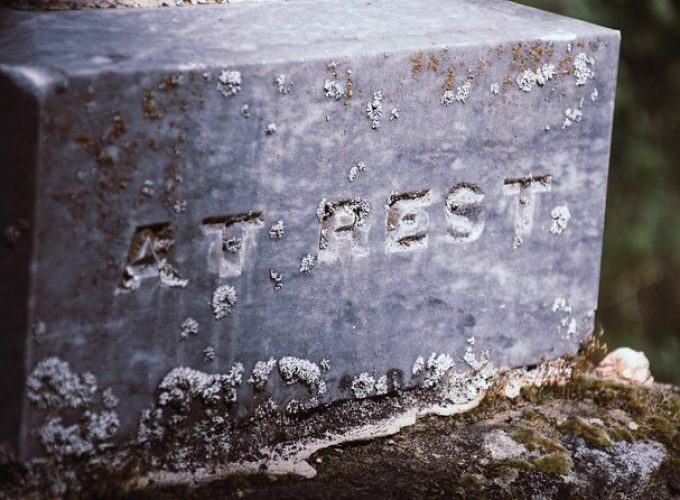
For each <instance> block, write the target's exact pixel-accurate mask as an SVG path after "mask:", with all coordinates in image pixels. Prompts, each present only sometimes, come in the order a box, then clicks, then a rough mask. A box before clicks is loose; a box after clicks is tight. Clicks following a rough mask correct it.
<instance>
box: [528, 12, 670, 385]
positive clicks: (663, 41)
mask: <svg viewBox="0 0 680 500" xmlns="http://www.w3.org/2000/svg"><path fill="white" fill-rule="evenodd" d="M519 3H523V4H526V5H531V6H533V7H538V8H540V9H543V10H548V11H552V12H556V13H558V14H563V15H567V16H569V17H575V18H577V19H582V20H584V21H589V22H593V23H595V24H599V25H602V26H607V27H609V28H615V29H618V30H620V31H621V59H620V63H619V78H618V89H617V93H616V111H615V117H614V137H613V144H612V157H611V163H610V170H609V186H608V194H607V217H606V225H605V239H604V256H603V260H602V280H601V285H600V303H599V308H598V309H599V310H598V316H597V318H598V322H599V323H600V324H601V325H602V327H603V328H604V330H605V341H606V342H607V344H608V345H609V348H610V350H612V349H613V348H615V347H619V346H629V347H632V348H634V349H638V350H643V351H644V352H645V353H646V354H647V357H648V358H649V359H650V361H651V364H652V372H653V374H654V376H655V377H656V378H657V380H660V381H666V382H674V383H675V384H680V1H677V0H675V1H674V0H639V1H632V0H629V1H625V0H618V1H616V0H614V1H599V2H598V1H596V0H519ZM595 71H597V68H596V69H595Z"/></svg>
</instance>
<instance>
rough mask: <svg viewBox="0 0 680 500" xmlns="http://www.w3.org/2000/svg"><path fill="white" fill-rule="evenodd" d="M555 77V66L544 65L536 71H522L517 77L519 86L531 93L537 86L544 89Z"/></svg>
mask: <svg viewBox="0 0 680 500" xmlns="http://www.w3.org/2000/svg"><path fill="white" fill-rule="evenodd" d="M554 77H555V66H554V65H552V64H544V65H543V66H541V67H540V68H538V69H536V70H531V69H527V70H524V71H522V72H521V73H520V74H519V76H518V77H517V86H518V87H519V88H520V89H521V90H523V91H524V92H531V90H532V89H533V88H534V87H535V86H536V85H538V86H539V87H542V86H543V85H545V84H546V83H548V82H549V81H550V80H552V79H553V78H554Z"/></svg>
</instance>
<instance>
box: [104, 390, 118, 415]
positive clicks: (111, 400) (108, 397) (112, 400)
mask: <svg viewBox="0 0 680 500" xmlns="http://www.w3.org/2000/svg"><path fill="white" fill-rule="evenodd" d="M119 404H120V399H118V398H117V397H116V395H115V394H114V393H113V389H111V388H110V387H107V388H106V389H104V391H102V405H103V406H104V408H106V409H107V410H113V409H114V408H116V407H117V406H118V405H119Z"/></svg>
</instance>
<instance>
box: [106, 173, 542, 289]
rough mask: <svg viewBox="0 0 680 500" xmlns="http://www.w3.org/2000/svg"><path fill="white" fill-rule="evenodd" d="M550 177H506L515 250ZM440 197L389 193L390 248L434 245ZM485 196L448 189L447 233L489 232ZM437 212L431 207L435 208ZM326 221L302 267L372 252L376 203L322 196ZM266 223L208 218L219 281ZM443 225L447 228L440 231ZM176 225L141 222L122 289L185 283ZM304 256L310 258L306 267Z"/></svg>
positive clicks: (451, 236) (236, 268) (464, 238)
mask: <svg viewBox="0 0 680 500" xmlns="http://www.w3.org/2000/svg"><path fill="white" fill-rule="evenodd" d="M551 188H552V177H551V176H550V175H541V176H528V177H520V178H511V179H506V180H505V182H504V184H503V194H504V195H505V196H512V197H515V200H513V204H512V216H513V217H514V234H513V240H512V247H513V248H515V249H517V248H518V247H519V246H521V245H522V243H523V242H524V240H525V238H526V237H528V236H529V235H530V234H531V230H532V227H533V221H534V215H535V214H534V212H535V211H536V203H537V198H536V196H537V195H538V194H541V193H547V192H550V191H551ZM438 199H439V198H438V196H437V195H436V193H433V192H432V191H431V190H420V191H408V192H404V193H390V194H389V195H388V197H387V203H386V204H385V211H386V217H385V245H384V250H385V253H388V254H389V253H397V252H412V251H415V250H422V249H426V248H427V247H428V241H429V232H430V213H429V211H428V207H430V206H431V205H433V204H434V203H435V202H436V201H437V200H438ZM484 202H485V194H484V191H483V190H482V188H481V187H480V186H479V185H477V184H473V183H469V182H460V183H458V184H455V185H454V186H453V187H451V188H450V189H449V190H448V192H446V197H445V199H444V203H443V204H444V207H443V209H444V215H445V217H446V228H445V231H446V233H445V234H446V238H447V239H448V240H449V241H451V242H453V243H457V244H464V243H471V242H473V241H476V240H478V239H480V237H481V236H482V234H483V233H484V228H485V224H486V220H485V209H484ZM430 211H431V209H430ZM316 214H317V217H318V220H319V236H318V254H317V256H316V258H315V257H314V256H313V255H308V256H306V257H305V258H304V259H303V264H302V265H301V268H300V272H305V273H308V272H309V270H310V269H311V267H312V265H313V263H314V262H315V261H316V260H318V261H319V262H321V263H333V262H337V261H340V262H341V263H343V264H344V263H347V262H349V261H350V260H351V259H355V258H362V257H366V256H368V255H369V245H368V241H369V239H368V236H369V232H370V229H371V218H372V217H374V215H373V214H372V213H371V205H370V203H369V202H367V201H365V200H362V199H359V198H349V199H340V200H337V201H327V200H325V199H323V200H321V203H320V204H319V206H318V208H317V212H316ZM263 227H264V218H263V214H262V212H244V213H237V214H230V215H223V216H212V217H208V218H206V219H203V222H202V230H203V233H204V234H205V235H206V236H207V237H208V238H210V245H209V249H208V256H207V257H208V270H209V271H210V272H212V273H215V274H218V275H219V277H220V278H234V277H238V276H240V275H241V274H242V272H243V270H244V267H245V264H246V262H247V261H248V259H249V258H252V256H253V255H254V254H255V249H256V246H257V232H258V231H259V230H261V229H262V228H263ZM441 230H442V228H440V231H441ZM282 235H283V222H282V221H279V222H278V223H277V224H275V225H274V226H272V227H271V229H270V230H269V237H270V238H272V239H275V240H278V239H280V237H281V236H282ZM174 244H175V241H174V238H173V232H172V227H171V226H170V223H159V224H151V225H147V226H140V227H138V228H137V229H136V230H135V233H134V235H133V237H132V241H131V243H130V248H129V251H128V256H127V262H126V266H125V269H124V271H123V275H122V277H121V279H120V282H119V285H118V290H121V291H125V290H134V289H137V288H139V286H140V283H141V282H142V280H144V279H146V278H157V279H158V280H159V282H160V283H161V284H162V285H165V286H169V287H185V286H186V285H187V283H188V281H187V280H186V279H183V278H181V277H180V274H179V272H178V271H177V269H176V268H175V267H174V265H173V264H172V263H171V259H170V251H171V249H172V247H173V246H174ZM305 260H306V261H307V263H306V264H305ZM281 278H282V275H281V274H280V273H278V272H274V271H270V279H271V280H272V281H273V282H274V283H275V289H276V290H278V289H280V288H281V284H282V281H281Z"/></svg>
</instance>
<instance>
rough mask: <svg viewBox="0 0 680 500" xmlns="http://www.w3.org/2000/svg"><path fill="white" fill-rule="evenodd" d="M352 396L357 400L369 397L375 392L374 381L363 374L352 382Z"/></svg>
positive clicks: (366, 374) (369, 376)
mask: <svg viewBox="0 0 680 500" xmlns="http://www.w3.org/2000/svg"><path fill="white" fill-rule="evenodd" d="M351 389H352V394H353V395H354V397H355V398H357V399H364V398H367V397H369V396H370V395H371V394H373V392H374V391H375V379H374V378H373V377H371V375H369V374H368V373H366V372H364V373H361V374H359V375H358V376H356V377H354V379H353V380H352V388H351Z"/></svg>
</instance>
